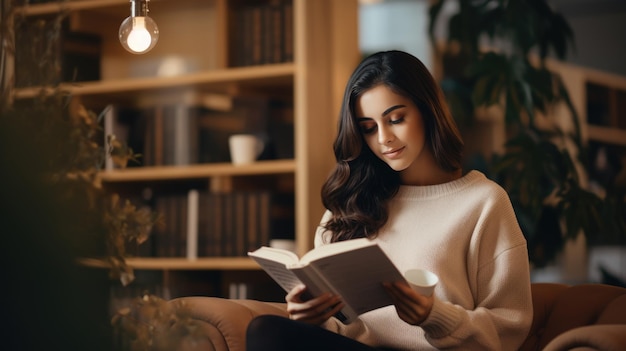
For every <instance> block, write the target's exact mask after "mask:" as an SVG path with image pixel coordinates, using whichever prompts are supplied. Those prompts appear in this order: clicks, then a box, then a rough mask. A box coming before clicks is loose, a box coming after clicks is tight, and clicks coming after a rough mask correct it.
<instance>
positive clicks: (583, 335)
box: [543, 324, 626, 351]
mask: <svg viewBox="0 0 626 351" xmlns="http://www.w3.org/2000/svg"><path fill="white" fill-rule="evenodd" d="M568 350H572V351H573V350H576V351H583V350H584V351H591V350H593V351H623V350H626V325H625V324H597V325H590V326H585V327H578V328H575V329H571V330H568V331H566V332H565V333H563V334H560V335H559V336H557V337H556V338H554V339H553V340H552V341H551V342H550V343H548V345H546V347H545V348H544V349H543V351H568Z"/></svg>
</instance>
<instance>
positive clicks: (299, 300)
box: [247, 51, 532, 351]
mask: <svg viewBox="0 0 626 351" xmlns="http://www.w3.org/2000/svg"><path fill="white" fill-rule="evenodd" d="M334 151H335V157H336V160H337V164H336V166H335V168H334V170H333V171H332V173H331V174H330V177H329V178H328V180H327V181H326V183H325V184H324V186H323V189H322V200H323V203H324V205H325V207H326V208H327V211H326V213H325V214H324V215H323V218H322V221H321V223H320V226H319V228H318V230H317V233H316V237H315V245H316V246H318V245H324V244H327V243H330V242H336V241H341V240H350V239H354V238H361V237H367V238H369V239H371V240H374V241H376V242H377V243H378V244H379V245H380V246H381V248H383V250H384V251H385V252H386V253H387V255H388V256H389V257H390V258H391V260H392V261H393V262H394V264H395V265H396V266H397V267H398V268H399V269H400V271H401V272H402V271H405V270H407V269H410V268H424V269H428V270H430V271H432V272H434V273H435V274H437V275H438V277H439V283H438V285H437V287H436V288H435V292H434V294H433V295H431V296H423V295H420V294H419V293H417V292H416V291H414V290H413V289H412V288H411V287H410V286H409V285H407V284H406V283H405V282H389V283H385V285H384V286H385V289H386V290H387V292H388V293H389V295H390V296H391V297H392V300H393V301H394V305H393V306H388V307H385V308H380V309H377V310H374V311H371V312H368V313H365V314H363V315H361V316H360V317H359V319H357V320H356V321H355V322H353V323H351V324H348V325H344V324H342V323H340V322H339V321H338V320H336V319H335V318H334V317H332V316H333V314H335V313H336V312H337V311H338V310H339V309H340V308H341V307H342V302H341V299H340V297H339V296H333V295H332V294H330V293H329V294H326V295H322V296H319V297H317V298H314V299H310V300H306V299H304V298H303V297H302V296H303V294H304V293H305V291H306V287H305V286H298V287H296V288H294V289H293V290H292V291H290V292H289V293H288V294H287V296H286V301H287V311H288V313H289V319H287V318H282V317H276V316H261V317H257V318H256V319H254V320H253V321H252V322H251V324H250V325H249V327H248V335H247V350H249V351H259V350H274V351H277V350H342V351H345V350H381V349H394V350H436V349H446V350H452V349H454V350H498V351H501V350H517V349H518V348H519V346H520V345H521V344H522V342H523V341H524V339H525V338H526V336H527V333H528V330H529V329H530V324H531V321H532V301H531V291H530V274H529V265H528V253H527V248H526V240H525V238H524V236H523V235H522V232H521V230H520V228H519V225H518V223H517V220H516V217H515V213H514V212H513V208H512V206H511V203H510V200H509V198H508V196H507V194H506V192H505V191H504V190H503V189H502V188H501V187H500V186H498V185H497V184H496V183H494V182H493V181H491V180H489V179H487V178H486V177H485V176H484V175H483V174H482V173H480V172H478V171H475V170H471V171H469V172H463V170H462V167H461V157H462V151H463V142H462V140H461V138H460V136H459V132H458V130H457V127H456V125H455V123H454V121H453V119H452V117H451V115H450V112H449V110H448V107H447V106H446V104H445V101H444V98H443V94H442V92H441V90H440V89H439V87H438V86H437V84H436V82H435V80H434V79H433V77H432V76H431V74H430V73H429V72H428V70H427V69H426V67H425V66H424V65H423V64H422V62H421V61H419V60H418V59H417V58H415V57H414V56H412V55H410V54H407V53H404V52H401V51H387V52H379V53H376V54H374V55H371V56H369V57H367V58H366V59H364V60H363V61H362V62H361V63H360V64H359V66H358V67H357V68H356V70H355V71H354V73H353V74H352V76H351V78H350V80H349V82H348V85H347V87H346V90H345V95H344V100H343V106H342V109H341V116H340V121H339V130H338V135H337V138H336V140H335V143H334Z"/></svg>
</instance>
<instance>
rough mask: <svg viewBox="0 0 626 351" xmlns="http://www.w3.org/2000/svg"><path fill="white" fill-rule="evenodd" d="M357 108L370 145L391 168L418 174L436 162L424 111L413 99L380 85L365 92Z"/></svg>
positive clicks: (359, 99)
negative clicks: (429, 147) (430, 146)
mask: <svg viewBox="0 0 626 351" xmlns="http://www.w3.org/2000/svg"><path fill="white" fill-rule="evenodd" d="M355 107H356V111H355V112H356V118H357V122H358V123H359V127H360V129H361V133H362V134H363V137H364V138H365V141H366V142H367V145H368V146H369V148H370V149H371V150H372V152H374V154H375V155H376V156H378V158H380V159H381V160H383V161H384V162H385V163H387V164H388V165H389V167H391V168H392V169H394V170H396V171H398V172H402V173H411V174H414V175H418V174H420V173H423V172H424V171H425V170H424V167H427V168H430V167H431V166H432V165H433V159H432V155H431V152H430V150H429V149H428V147H427V146H426V143H425V139H426V138H425V132H424V121H423V119H422V114H421V112H420V110H419V109H418V108H417V106H416V105H415V104H414V103H413V101H411V99H409V98H407V97H405V96H403V95H400V94H397V93H395V92H393V91H392V90H391V89H390V88H389V87H387V86H386V85H377V86H375V87H373V88H371V89H369V90H367V91H365V92H364V93H363V94H362V95H361V96H360V97H359V98H358V99H357V101H356V106H355ZM401 176H402V177H403V178H404V175H402V174H401Z"/></svg>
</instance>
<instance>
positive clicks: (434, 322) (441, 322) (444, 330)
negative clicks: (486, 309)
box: [420, 298, 461, 339]
mask: <svg viewBox="0 0 626 351" xmlns="http://www.w3.org/2000/svg"><path fill="white" fill-rule="evenodd" d="M460 313H461V312H460V311H459V310H458V309H456V308H455V307H454V306H453V305H451V304H449V303H445V302H441V301H439V299H437V298H435V301H434V303H433V308H432V310H430V314H429V315H428V318H426V320H425V321H424V322H423V323H422V324H420V327H421V328H422V329H424V332H425V333H426V335H428V336H429V337H431V338H435V339H438V338H442V337H444V336H447V335H450V334H451V333H452V331H454V330H455V329H456V328H457V326H458V324H459V321H460V320H461V315H460Z"/></svg>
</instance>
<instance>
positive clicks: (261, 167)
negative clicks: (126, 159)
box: [100, 160, 296, 183]
mask: <svg viewBox="0 0 626 351" xmlns="http://www.w3.org/2000/svg"><path fill="white" fill-rule="evenodd" d="M295 171H296V162H295V161H294V160H269V161H257V162H254V163H250V164H243V165H233V164H232V163H212V164H196V165H189V166H160V167H138V168H126V169H119V170H112V171H103V172H100V179H101V180H102V181H103V182H109V183H112V182H131V181H150V180H173V179H198V178H208V177H214V176H246V175H262V174H283V173H294V172H295Z"/></svg>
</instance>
